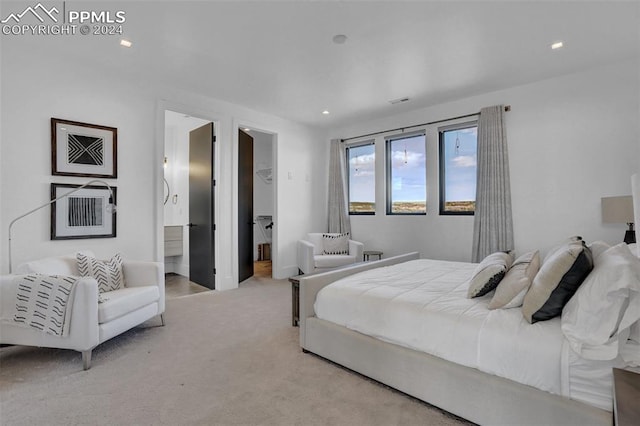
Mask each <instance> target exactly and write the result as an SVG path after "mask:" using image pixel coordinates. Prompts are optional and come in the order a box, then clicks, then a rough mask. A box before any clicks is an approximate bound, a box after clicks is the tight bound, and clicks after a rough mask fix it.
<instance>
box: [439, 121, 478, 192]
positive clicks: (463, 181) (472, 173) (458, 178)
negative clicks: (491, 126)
mask: <svg viewBox="0 0 640 426" xmlns="http://www.w3.org/2000/svg"><path fill="white" fill-rule="evenodd" d="M456 138H457V139H458V140H459V144H458V149H457V152H456ZM477 139H478V128H477V127H473V128H469V129H460V130H452V131H448V132H445V154H444V155H445V174H446V176H445V182H446V187H445V192H446V200H445V201H472V200H475V199H476V163H477V156H476V146H477Z"/></svg>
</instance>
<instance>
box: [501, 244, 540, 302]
mask: <svg viewBox="0 0 640 426" xmlns="http://www.w3.org/2000/svg"><path fill="white" fill-rule="evenodd" d="M539 269H540V253H539V252H538V251H537V250H536V251H532V252H529V253H525V254H523V255H522V256H520V257H519V258H517V259H516V261H515V262H513V265H511V268H509V270H508V271H507V273H506V275H505V276H504V278H503V279H502V281H500V284H498V287H497V288H496V293H495V294H494V295H493V298H492V299H491V302H489V309H509V308H517V307H520V306H522V302H523V301H524V296H525V294H527V291H528V290H529V287H530V286H531V283H532V282H533V278H534V277H535V276H536V274H537V273H538V270H539Z"/></svg>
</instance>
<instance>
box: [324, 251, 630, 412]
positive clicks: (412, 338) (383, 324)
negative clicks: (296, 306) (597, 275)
mask: <svg viewBox="0 0 640 426" xmlns="http://www.w3.org/2000/svg"><path fill="white" fill-rule="evenodd" d="M475 267H476V265H475V264H472V263H463V262H449V261H438V260H426V259H420V260H413V261H409V262H405V263H402V264H397V265H392V266H386V267H381V268H376V269H372V270H369V271H365V272H361V273H358V274H355V275H352V276H349V277H346V278H343V279H341V280H338V281H336V282H334V283H332V284H330V285H328V286H327V287H325V288H323V289H322V290H321V291H320V292H319V293H318V295H317V298H316V301H315V305H314V309H315V313H316V316H317V317H318V318H320V319H323V320H326V321H330V322H332V323H335V324H338V325H341V326H344V327H347V328H349V329H351V330H354V331H357V332H360V333H362V334H365V335H368V336H371V337H375V338H377V339H380V340H383V341H386V342H389V343H393V344H397V345H400V346H404V347H407V348H410V349H414V350H417V351H422V352H426V353H428V354H431V355H434V356H438V357H440V358H442V359H445V360H447V361H451V362H454V363H457V364H461V365H464V366H467V367H472V368H476V369H478V370H480V371H483V372H485V373H489V374H493V375H496V376H500V377H503V378H507V379H510V380H513V381H516V382H519V383H522V384H525V385H530V386H533V387H536V388H538V389H541V390H544V391H547V392H551V393H554V394H558V395H563V396H566V397H569V398H572V399H576V400H578V401H581V402H585V403H588V404H590V405H593V406H596V407H598V408H602V409H605V410H609V411H611V410H612V390H611V389H612V372H611V368H612V366H616V367H623V366H624V365H623V362H622V361H621V360H614V361H608V362H603V361H590V360H585V359H583V358H581V357H579V356H578V355H577V354H576V353H574V352H573V351H572V350H571V348H570V347H569V344H568V342H567V341H566V339H565V338H564V336H563V334H562V331H561V329H560V318H555V319H552V320H549V321H541V322H537V323H535V324H529V323H528V322H526V321H525V320H524V318H523V316H522V313H521V310H520V309H519V308H515V309H503V310H501V309H498V310H489V309H488V308H487V306H488V304H489V301H490V300H491V297H492V295H493V293H489V294H488V295H486V296H484V297H479V298H475V299H468V298H467V288H468V285H467V281H468V279H469V277H470V276H471V274H472V272H473V271H474V269H475Z"/></svg>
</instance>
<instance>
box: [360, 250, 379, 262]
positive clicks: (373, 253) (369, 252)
mask: <svg viewBox="0 0 640 426" xmlns="http://www.w3.org/2000/svg"><path fill="white" fill-rule="evenodd" d="M371 256H378V260H380V259H382V252H381V251H380V250H365V251H364V252H363V253H362V260H363V261H365V262H366V261H368V260H369V258H370V257H371Z"/></svg>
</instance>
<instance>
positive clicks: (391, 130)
mask: <svg viewBox="0 0 640 426" xmlns="http://www.w3.org/2000/svg"><path fill="white" fill-rule="evenodd" d="M504 110H505V111H506V112H508V111H511V105H507V106H505V107H504ZM476 115H480V112H479V111H478V112H474V113H473V114H465V115H459V116H457V117H451V118H443V119H442V120H435V121H430V122H428V123H422V124H414V125H412V126H404V127H398V128H396V129H388V130H381V131H379V132H373V133H367V134H366V135H360V136H352V137H350V138H344V139H340V142H346V141H350V140H353V139H360V138H366V137H367V136H374V135H380V134H382V133H389V132H397V131H398V130H402V131H404V130H405V129H411V128H413V127H421V126H429V125H431V124H437V123H443V122H445V121H451V120H459V119H461V118H469V117H475V116H476Z"/></svg>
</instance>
